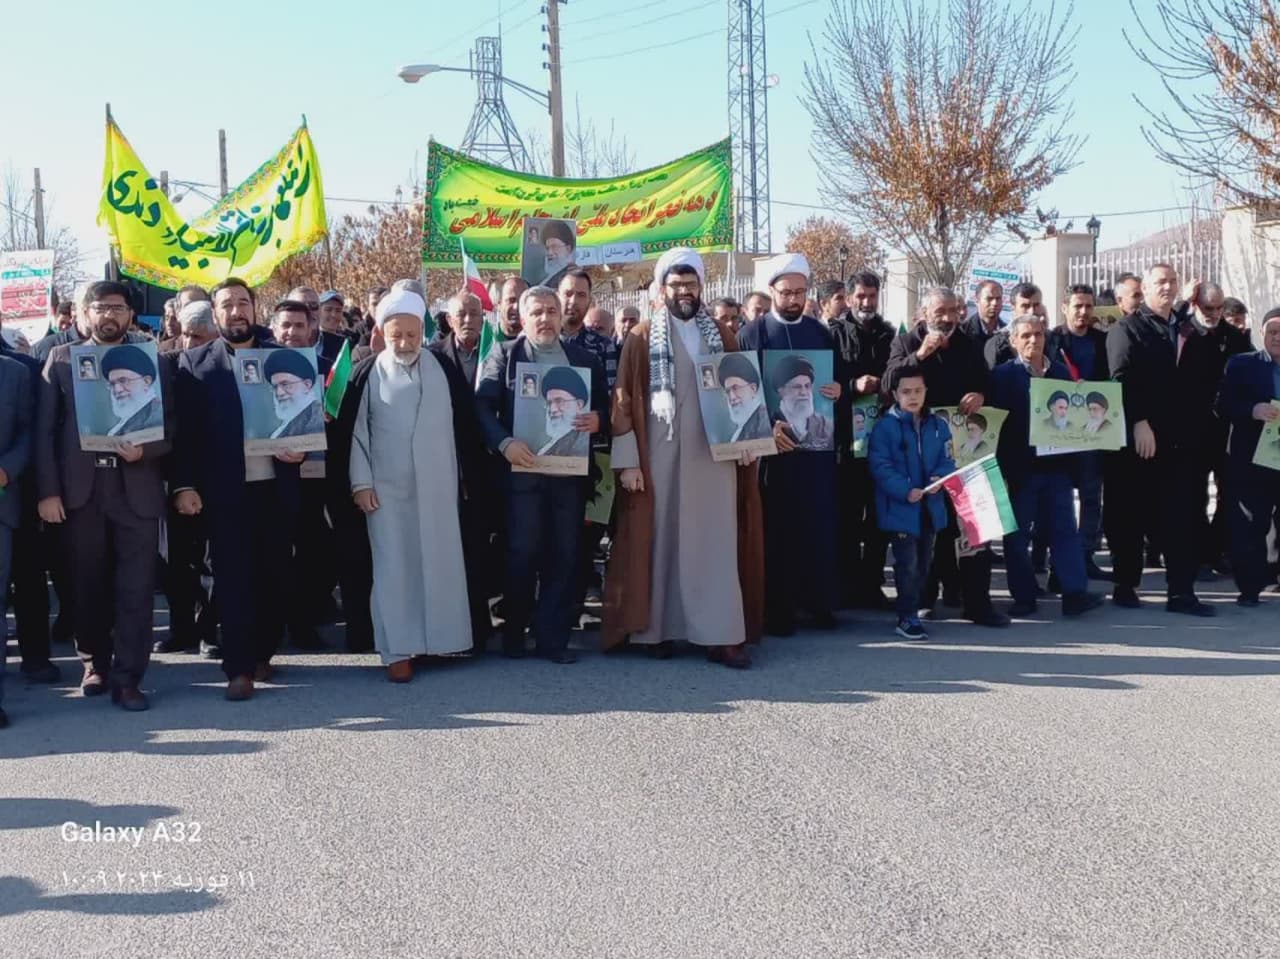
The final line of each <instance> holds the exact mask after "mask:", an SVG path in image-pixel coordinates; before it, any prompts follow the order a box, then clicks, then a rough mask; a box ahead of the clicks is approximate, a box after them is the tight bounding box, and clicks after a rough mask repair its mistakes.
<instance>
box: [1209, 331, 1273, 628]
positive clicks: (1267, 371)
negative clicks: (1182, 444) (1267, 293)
mask: <svg viewBox="0 0 1280 959" xmlns="http://www.w3.org/2000/svg"><path fill="white" fill-rule="evenodd" d="M1277 399H1280V309H1274V310H1271V311H1269V312H1268V313H1267V314H1266V316H1264V317H1263V318H1262V349H1261V350H1258V351H1257V352H1255V353H1243V354H1240V355H1237V356H1234V357H1232V358H1231V359H1230V360H1228V361H1227V370H1226V373H1225V375H1224V376H1223V378H1222V391H1221V393H1220V394H1219V396H1218V412H1219V414H1220V415H1221V416H1222V418H1223V419H1224V420H1226V421H1227V422H1228V423H1229V424H1230V427H1231V445H1230V448H1229V449H1228V451H1227V463H1226V473H1227V475H1228V476H1229V477H1230V479H1229V481H1228V483H1227V488H1228V489H1229V490H1230V492H1231V500H1230V502H1229V504H1228V508H1229V515H1230V517H1231V518H1230V533H1231V565H1232V567H1233V572H1234V573H1235V577H1236V586H1237V587H1238V588H1239V590H1240V595H1239V597H1237V599H1236V602H1237V603H1239V604H1240V605H1241V606H1257V605H1258V603H1259V599H1258V595H1259V594H1260V593H1261V592H1262V590H1263V589H1264V588H1265V587H1266V586H1267V584H1268V582H1271V583H1274V582H1275V576H1274V575H1273V574H1269V573H1268V570H1267V535H1268V534H1269V533H1270V532H1271V528H1272V526H1273V524H1274V523H1275V520H1276V517H1277V514H1278V513H1280V473H1278V472H1276V471H1275V470H1273V469H1268V468H1267V467H1265V466H1255V465H1253V454H1254V451H1255V450H1256V449H1257V447H1258V439H1259V437H1261V435H1262V429H1263V427H1264V426H1265V425H1266V424H1267V423H1271V422H1274V421H1276V420H1280V408H1277V407H1276V406H1275V405H1274V404H1273V402H1272V401H1273V400H1277ZM1219 508H1220V509H1221V507H1219Z"/></svg>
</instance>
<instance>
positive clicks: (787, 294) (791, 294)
mask: <svg viewBox="0 0 1280 959" xmlns="http://www.w3.org/2000/svg"><path fill="white" fill-rule="evenodd" d="M808 292H809V291H808V290H780V289H778V288H777V287H776V286H775V287H774V288H773V295H774V296H776V297H777V298H778V299H780V300H803V299H804V298H805V296H806V295H807V294H808Z"/></svg>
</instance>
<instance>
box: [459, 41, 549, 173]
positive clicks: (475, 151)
mask: <svg viewBox="0 0 1280 959" xmlns="http://www.w3.org/2000/svg"><path fill="white" fill-rule="evenodd" d="M470 73H471V74H472V76H474V77H475V78H476V108H475V110H474V111H473V112H472V114H471V122H470V123H468V124H467V132H466V134H464V135H463V137H462V152H463V153H466V154H467V155H468V156H473V157H476V158H477V159H479V160H485V161H487V162H489V163H495V164H497V165H498V166H502V167H506V168H507V169H509V170H522V171H524V172H526V173H532V172H533V163H532V161H531V160H530V159H529V151H528V150H526V149H525V146H524V141H523V140H521V139H520V133H519V132H518V131H517V130H516V125H515V121H514V120H512V119H511V114H510V112H509V111H508V110H507V104H506V102H505V101H504V100H503V99H502V84H503V80H504V78H503V76H502V39H501V38H500V37H477V38H476V48H475V50H474V51H472V53H471V70H470Z"/></svg>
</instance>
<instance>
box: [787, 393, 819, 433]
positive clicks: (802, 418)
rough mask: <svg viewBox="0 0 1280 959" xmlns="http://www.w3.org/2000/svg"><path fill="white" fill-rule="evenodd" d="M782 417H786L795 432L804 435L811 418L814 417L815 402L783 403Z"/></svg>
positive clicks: (810, 400)
mask: <svg viewBox="0 0 1280 959" xmlns="http://www.w3.org/2000/svg"><path fill="white" fill-rule="evenodd" d="M782 415H783V416H785V417H786V419H787V422H788V423H789V424H790V425H791V428H792V429H793V430H795V431H796V432H797V433H803V432H804V428H805V424H806V423H808V422H809V417H811V416H812V415H813V400H812V399H809V400H803V401H799V402H797V401H792V402H788V403H783V404H782Z"/></svg>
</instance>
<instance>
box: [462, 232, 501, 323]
mask: <svg viewBox="0 0 1280 959" xmlns="http://www.w3.org/2000/svg"><path fill="white" fill-rule="evenodd" d="M458 247H459V248H460V249H461V250H462V278H463V281H464V284H465V285H466V288H467V292H468V293H474V294H475V295H476V296H478V297H480V305H481V306H483V307H484V308H485V309H486V310H492V309H493V300H491V299H490V298H489V291H488V290H487V289H486V288H485V285H484V281H483V280H481V279H480V270H479V268H478V267H477V266H476V264H475V261H473V260H472V259H471V257H469V256H467V245H466V243H464V242H463V241H462V237H458Z"/></svg>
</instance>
